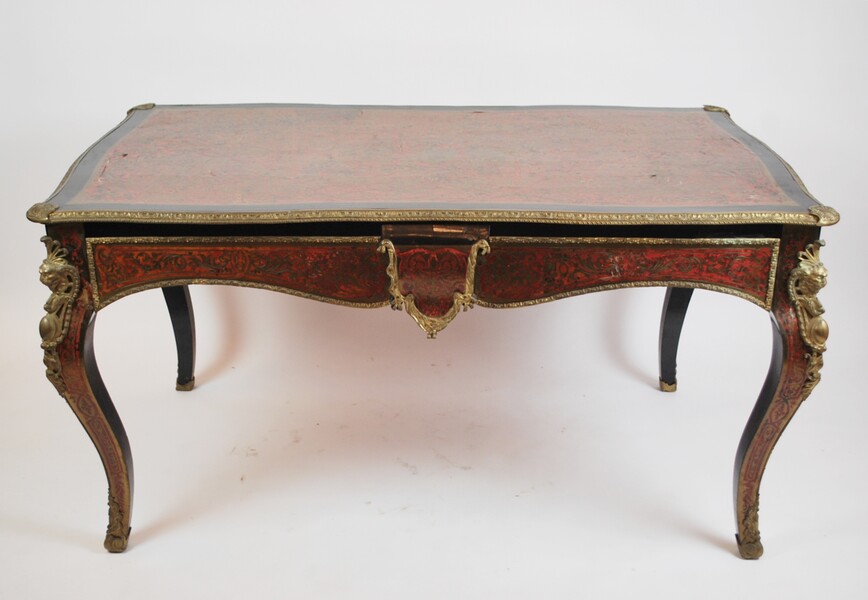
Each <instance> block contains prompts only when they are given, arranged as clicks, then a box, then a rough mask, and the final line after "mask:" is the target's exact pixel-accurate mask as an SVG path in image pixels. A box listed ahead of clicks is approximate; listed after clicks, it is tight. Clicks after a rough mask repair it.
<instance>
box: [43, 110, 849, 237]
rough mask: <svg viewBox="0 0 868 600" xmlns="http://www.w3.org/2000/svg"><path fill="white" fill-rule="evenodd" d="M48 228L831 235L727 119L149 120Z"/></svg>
mask: <svg viewBox="0 0 868 600" xmlns="http://www.w3.org/2000/svg"><path fill="white" fill-rule="evenodd" d="M28 217H29V218H30V219H31V220H33V221H37V222H41V223H61V222H94V221H117V222H148V223H251V222H272V223H274V222H278V223H279V222H287V223H289V222H305V221H376V222H386V221H389V222H395V221H457V220H460V221H485V222H501V221H515V222H543V223H592V224H671V223H675V224H680V223H696V224H718V223H725V224H730V223H793V224H805V225H818V224H819V225H829V224H832V223H834V222H836V221H837V213H835V211H834V210H832V209H829V208H827V207H824V206H822V205H820V204H819V203H818V202H817V201H816V200H815V199H814V198H813V197H812V196H811V195H810V194H809V193H808V192H807V190H806V189H805V188H804V186H803V185H802V183H801V181H800V180H799V178H798V177H797V176H796V175H795V173H794V172H793V171H792V169H790V167H789V166H788V165H787V164H786V163H785V162H784V161H783V160H781V158H780V157H778V156H777V155H776V154H775V153H773V152H772V151H771V150H770V149H769V148H768V147H766V146H765V145H764V144H763V143H762V142H760V141H758V140H756V139H755V138H753V137H752V136H750V135H749V134H747V133H746V132H744V131H743V130H742V129H740V128H739V127H738V126H737V125H735V124H734V123H733V122H732V120H730V118H729V114H728V113H726V111H723V110H722V109H718V108H714V107H705V108H698V109H657V108H605V107H523V108H507V107H497V108H492V107H383V106H317V105H237V106H232V105H223V106H220V105H214V106H154V105H143V106H141V107H136V108H135V109H132V110H130V112H129V113H128V116H127V118H126V119H125V120H124V121H123V122H122V123H120V124H119V125H118V126H117V127H116V128H115V129H114V130H112V131H111V132H109V133H108V134H107V135H106V136H105V137H103V138H102V139H101V140H100V141H98V142H97V143H96V144H94V145H93V146H92V147H91V148H90V149H88V150H87V151H86V152H85V153H84V154H83V155H82V156H81V157H80V158H79V159H78V160H77V161H76V162H75V163H74V164H73V166H72V167H71V168H70V170H69V172H68V173H67V175H66V177H65V178H64V180H63V181H62V182H61V184H60V186H59V187H58V189H57V190H56V191H55V193H54V194H53V195H52V196H51V197H50V198H49V199H48V200H47V201H46V202H44V203H40V204H37V205H35V206H34V207H33V208H31V210H30V211H29V212H28Z"/></svg>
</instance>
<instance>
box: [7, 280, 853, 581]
mask: <svg viewBox="0 0 868 600" xmlns="http://www.w3.org/2000/svg"><path fill="white" fill-rule="evenodd" d="M662 295H663V294H662V290H624V291H616V292H610V293H608V294H601V295H596V296H585V297H580V298H574V299H571V300H567V301H563V302H559V303H553V304H550V305H546V306H541V307H536V308H529V309H523V310H520V311H515V310H507V311H495V310H484V309H477V310H475V311H473V312H471V313H466V314H462V315H461V316H460V317H459V318H458V319H456V321H455V322H453V323H452V324H451V325H450V327H449V328H448V329H447V330H446V331H444V332H443V333H442V334H441V336H440V337H439V338H438V339H437V340H436V341H433V342H432V341H429V340H426V339H425V337H424V334H423V333H422V332H421V331H419V330H418V329H416V327H415V324H413V323H412V321H411V320H410V319H409V318H408V317H407V316H406V315H402V314H399V313H394V312H392V311H389V310H386V309H383V310H375V311H364V310H349V309H343V308H336V307H331V306H327V305H320V304H316V303H312V302H308V301H304V300H299V299H295V298H289V297H286V296H282V295H279V294H270V293H267V292H260V291H255V290H239V289H230V288H195V289H194V302H195V301H199V303H198V307H199V309H200V310H199V313H198V317H199V318H198V326H199V344H200V349H201V350H200V360H199V364H200V367H199V386H198V388H197V389H196V390H194V391H193V392H192V393H181V392H175V391H174V390H173V389H172V387H173V374H174V373H173V371H174V364H173V360H174V357H173V346H172V338H171V330H170V326H169V323H168V317H167V314H166V313H165V309H164V307H163V306H162V295H161V294H159V292H148V293H144V294H141V295H140V296H138V297H134V298H130V299H128V300H127V301H126V302H123V303H118V304H117V305H115V306H113V307H112V308H111V309H107V310H106V311H105V312H104V313H101V315H100V322H99V323H98V325H97V327H98V333H97V345H98V346H97V347H98V352H99V356H100V357H101V359H102V360H101V363H102V370H103V374H104V377H105V380H106V384H107V385H108V387H109V389H110V390H113V391H114V392H115V402H116V404H117V406H118V408H119V410H120V412H121V414H122V416H123V418H124V420H125V422H126V426H127V431H128V434H129V437H130V440H131V444H132V448H133V456H134V459H135V467H136V482H137V489H136V497H135V510H134V517H133V520H134V526H133V534H132V539H131V545H130V548H129V549H128V551H127V552H126V553H125V554H123V555H108V554H107V553H106V552H105V551H104V550H103V549H102V547H101V542H102V534H103V532H104V527H105V518H106V517H105V513H106V507H105V482H104V477H103V473H102V469H101V466H100V464H99V460H98V457H97V455H96V453H95V451H94V450H93V449H92V447H91V445H90V441H89V440H88V439H87V436H86V435H85V434H84V432H83V430H81V428H80V426H79V425H78V423H77V422H76V421H75V419H74V417H73V416H72V413H71V412H70V411H68V409H67V408H66V407H65V406H64V404H63V402H62V400H61V399H60V398H59V397H56V396H55V395H54V392H53V389H51V387H50V385H49V384H48V383H47V382H44V381H43V380H41V372H40V371H41V369H40V368H39V364H38V355H36V356H27V360H25V356H22V357H21V360H19V361H17V363H16V368H15V369H14V373H15V376H16V379H20V380H21V381H20V383H19V384H18V386H17V388H16V389H18V390H21V391H20V392H19V393H18V394H15V395H14V396H13V398H12V399H11V400H13V401H12V402H7V403H5V404H4V405H3V410H4V414H3V418H2V420H0V423H2V427H3V435H2V440H3V456H4V480H5V481H6V482H7V485H5V486H4V491H3V503H2V513H0V552H2V555H0V560H2V562H3V564H5V565H6V568H7V569H8V570H7V573H8V575H7V576H6V577H4V580H3V583H2V586H3V588H4V590H3V592H4V593H3V594H2V595H3V597H10V598H24V597H36V596H40V593H43V594H46V595H45V596H43V597H48V596H50V595H51V594H50V593H48V592H49V591H50V590H53V591H54V592H55V593H59V592H60V591H61V590H62V589H81V590H88V592H87V593H88V595H89V596H90V597H95V598H100V597H110V596H111V595H113V594H114V592H113V590H115V589H117V588H118V587H120V586H126V587H127V588H128V589H129V592H128V594H127V595H130V596H132V597H141V598H151V597H157V596H159V597H164V596H166V595H168V596H169V597H181V596H182V595H183V596H187V595H189V594H196V595H200V594H201V595H202V596H203V597H213V598H222V597H227V598H228V597H238V596H241V595H245V596H246V595H247V594H250V593H254V594H256V595H259V596H262V597H270V596H273V595H275V594H277V592H278V591H279V592H281V595H283V593H284V592H285V593H286V595H288V596H291V597H310V598H347V597H363V598H375V597H379V598H382V597H421V598H443V597H450V598H453V597H468V598H473V597H480V596H486V597H489V596H491V597H505V598H513V597H515V598H519V597H531V596H533V597H539V596H544V597H574V594H575V593H576V590H588V591H593V592H595V593H597V594H599V595H603V596H606V597H628V596H631V595H632V594H635V593H636V592H637V591H638V589H640V588H642V589H652V590H659V593H663V591H664V590H667V591H668V592H669V596H670V597H684V598H688V597H695V596H696V595H697V594H702V595H703V597H709V598H716V597H724V596H728V595H731V594H733V593H734V592H737V593H743V592H747V591H749V590H752V591H754V592H757V593H758V594H759V593H760V592H767V593H768V594H773V593H775V594H776V593H779V592H780V590H781V589H783V590H791V591H792V592H793V593H794V595H793V596H791V597H802V596H801V594H803V593H804V594H805V596H804V597H807V596H808V595H813V594H818V593H820V592H824V593H826V594H828V597H836V598H851V597H858V595H859V594H858V593H857V592H858V591H859V589H860V588H861V587H862V586H864V584H865V579H864V577H863V576H862V574H861V573H862V572H861V570H860V563H861V562H862V559H863V558H864V551H863V549H862V543H861V542H862V539H861V538H862V534H863V533H864V532H865V531H866V525H868V523H866V518H865V511H864V510H863V504H862V500H863V499H864V498H865V494H866V490H865V487H866V479H865V477H864V475H865V466H864V464H863V461H862V457H863V456H864V452H863V451H864V449H865V447H864V444H865V442H864V436H863V435H862V431H861V427H862V423H864V421H863V417H864V416H865V408H864V405H862V404H861V403H859V402H858V401H857V398H854V397H852V396H851V395H849V394H848V392H847V389H848V383H847V381H848V380H847V377H846V373H845V372H844V371H843V370H842V368H841V367H842V365H841V362H844V361H842V360H841V359H839V358H838V356H840V355H841V352H840V346H839V347H838V349H837V350H831V349H830V350H829V352H828V353H827V368H826V370H824V373H823V377H824V380H823V382H822V384H821V385H820V386H819V387H818V388H817V390H816V391H815V394H814V396H813V397H812V398H810V399H809V401H808V402H807V403H806V404H805V405H804V406H803V407H802V409H801V411H800V412H799V414H798V415H797V416H796V419H795V420H794V422H793V423H792V424H791V426H790V428H789V429H788V431H787V432H785V434H784V436H783V437H782V439H781V442H780V444H779V446H778V448H777V449H776V450H775V453H774V454H773V456H772V460H771V462H770V464H769V467H768V471H767V475H766V477H765V480H764V482H763V492H762V500H763V502H762V505H761V507H762V510H761V513H760V515H761V521H760V522H761V531H762V532H763V535H764V542H765V546H766V555H765V556H764V557H763V558H762V559H761V560H760V561H758V562H755V563H752V562H745V561H742V560H740V559H738V558H737V556H736V550H735V543H734V539H733V536H732V534H733V532H734V529H733V527H734V525H733V518H732V514H731V512H732V508H731V492H730V480H731V469H732V461H733V457H734V452H735V447H736V445H737V443H738V438H739V435H740V433H741V428H742V426H743V422H744V421H745V419H746V416H747V414H748V413H749V411H750V408H751V406H752V403H753V400H754V396H755V395H756V392H757V391H758V389H759V386H760V385H761V383H762V379H763V377H764V371H765V368H766V364H765V363H766V362H767V355H768V352H769V347H770V344H769V343H768V340H766V339H765V338H766V337H770V335H769V336H764V335H759V336H757V335H755V333H754V331H753V330H756V329H760V330H762V331H763V332H764V333H769V331H768V323H767V317H766V316H765V314H763V312H762V311H761V310H758V309H756V307H754V306H752V305H750V304H748V303H746V302H743V301H740V300H738V299H736V298H730V297H726V296H719V295H717V294H713V293H702V292H697V294H696V295H695V304H694V305H693V306H692V307H691V309H692V311H691V313H689V315H688V321H687V323H686V328H685V333H684V338H683V340H682V347H681V350H682V354H681V360H680V361H679V367H680V368H679V373H680V377H679V381H680V389H679V391H678V392H677V393H675V394H664V393H662V392H659V391H657V390H656V389H655V385H654V383H655V345H656V322H655V319H654V317H656V312H657V311H656V310H649V309H648V306H649V305H657V304H659V302H660V301H661V300H662ZM254 307H255V310H254ZM723 314H726V318H722V317H721V315H723ZM643 317H648V318H643ZM841 337H844V335H843V332H842V334H841V335H840V337H839V339H840V338H841ZM640 342H643V343H644V345H645V347H644V348H643V347H641V344H640ZM27 354H28V355H35V354H37V353H35V352H28V353H27ZM102 357H104V359H103V358H102ZM37 432H38V433H37ZM48 565H50V571H51V573H52V576H51V577H45V571H46V566H48ZM94 573H100V575H99V577H98V578H96V577H95V575H94ZM97 580H98V581H97ZM710 581H713V582H714V586H713V589H709V588H708V586H709V582H710ZM763 595H766V594H765V593H763Z"/></svg>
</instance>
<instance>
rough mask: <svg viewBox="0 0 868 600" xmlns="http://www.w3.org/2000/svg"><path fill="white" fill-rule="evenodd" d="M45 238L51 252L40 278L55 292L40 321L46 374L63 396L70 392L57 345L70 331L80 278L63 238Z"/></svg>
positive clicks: (46, 303) (41, 267)
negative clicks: (62, 244)
mask: <svg viewBox="0 0 868 600" xmlns="http://www.w3.org/2000/svg"><path fill="white" fill-rule="evenodd" d="M41 241H42V242H43V243H44V244H45V248H46V250H47V251H48V256H47V257H46V258H45V260H43V261H42V265H40V267H39V281H41V282H42V283H43V284H45V285H46V286H48V289H50V290H51V296H49V298H48V300H47V301H46V302H45V307H44V309H45V316H44V317H42V320H40V321H39V335H40V336H41V337H42V349H43V350H44V351H45V354H44V356H43V359H42V360H43V362H44V363H45V376H46V377H48V380H49V381H50V382H51V383H52V384H54V387H55V388H57V391H58V392H60V395H61V396H66V385H65V384H64V382H63V378H62V375H61V368H60V357H59V356H58V354H57V347H58V346H59V345H60V344H61V342H63V340H64V339H65V338H66V334H67V332H68V331H69V322H70V319H71V317H72V313H71V308H72V304H73V302H74V301H75V298H76V296H77V295H78V290H79V286H80V279H79V275H78V269H76V268H75V267H74V266H72V265H71V264H69V262H68V261H67V257H68V255H69V253H68V251H67V250H66V249H65V248H62V247H61V245H60V242H58V241H56V240H53V239H52V238H50V237H48V236H44V237H43V238H42V240H41Z"/></svg>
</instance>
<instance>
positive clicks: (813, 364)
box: [788, 241, 829, 400]
mask: <svg viewBox="0 0 868 600" xmlns="http://www.w3.org/2000/svg"><path fill="white" fill-rule="evenodd" d="M822 245H823V242H822V241H818V242H816V243H814V244H808V246H807V248H805V250H803V251H802V252H799V265H798V266H797V267H796V268H795V269H793V271H792V273H791V274H790V281H789V288H788V289H789V294H790V300H792V302H793V304H794V305H795V308H796V316H797V317H798V319H799V333H800V334H801V337H802V341H803V342H804V343H805V346H807V347H808V353H807V356H806V358H807V359H808V372H807V376H806V379H805V384H804V387H803V389H802V397H801V399H802V400H804V399H805V398H807V397H808V395H810V393H811V392H812V391H813V389H814V388H815V387H816V385H817V383H819V381H820V369H822V367H823V352H825V351H826V340H827V339H828V337H829V325H828V323H826V320H825V319H824V318H823V313H824V312H826V311H825V309H824V308H823V305H822V304H821V303H820V301H819V300H818V299H817V294H818V293H819V291H820V290H821V289H823V288H824V287H825V286H826V279H827V277H828V275H829V272H828V271H827V270H826V267H825V266H823V263H822V262H820V247H821V246H822Z"/></svg>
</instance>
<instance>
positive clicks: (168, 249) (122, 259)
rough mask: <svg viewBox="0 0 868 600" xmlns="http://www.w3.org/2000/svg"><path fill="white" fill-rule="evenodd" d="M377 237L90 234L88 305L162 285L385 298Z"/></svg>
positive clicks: (346, 299)
mask: <svg viewBox="0 0 868 600" xmlns="http://www.w3.org/2000/svg"><path fill="white" fill-rule="evenodd" d="M378 242H379V238H376V237H357V238H344V237H336V238H308V237H280V238H278V237H270V238H266V237H256V238H253V237H251V238H157V237H154V238H91V239H89V240H88V244H87V250H88V257H89V262H90V270H91V281H92V282H93V287H94V295H95V302H96V307H97V308H101V307H103V306H105V305H107V304H109V303H110V302H112V301H114V300H116V299H118V298H121V297H123V296H126V295H128V294H131V293H134V292H137V291H140V290H144V289H149V288H154V287H161V286H165V285H184V284H193V283H226V284H231V285H241V286H251V287H261V288H266V289H273V290H277V291H282V292H286V293H290V294H294V295H299V296H304V297H309V298H314V299H317V300H323V301H326V302H332V303H336V304H349V305H353V306H363V307H374V306H384V305H386V304H388V303H389V292H388V290H389V279H388V277H387V275H386V264H387V260H386V257H385V256H384V255H383V254H382V253H380V252H377V245H378Z"/></svg>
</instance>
